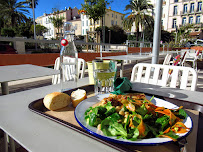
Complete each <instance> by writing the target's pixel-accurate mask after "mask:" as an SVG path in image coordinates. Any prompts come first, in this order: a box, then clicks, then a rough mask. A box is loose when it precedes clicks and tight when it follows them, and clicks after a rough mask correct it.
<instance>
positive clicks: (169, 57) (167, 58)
mask: <svg viewBox="0 0 203 152" xmlns="http://www.w3.org/2000/svg"><path fill="white" fill-rule="evenodd" d="M171 57H172V55H171V54H166V56H165V58H164V62H163V65H169V64H170V60H171Z"/></svg>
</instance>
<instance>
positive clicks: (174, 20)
mask: <svg viewBox="0 0 203 152" xmlns="http://www.w3.org/2000/svg"><path fill="white" fill-rule="evenodd" d="M172 28H176V19H173V24H172Z"/></svg>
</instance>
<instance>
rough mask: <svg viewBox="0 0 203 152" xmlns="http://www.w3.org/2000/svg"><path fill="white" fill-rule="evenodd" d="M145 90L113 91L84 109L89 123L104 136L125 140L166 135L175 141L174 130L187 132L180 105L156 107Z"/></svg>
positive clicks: (175, 134)
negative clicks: (118, 92) (136, 91)
mask: <svg viewBox="0 0 203 152" xmlns="http://www.w3.org/2000/svg"><path fill="white" fill-rule="evenodd" d="M151 100H152V99H150V100H148V99H147V98H146V96H145V95H144V94H127V95H113V94H111V95H110V96H109V97H107V98H104V99H103V100H102V101H101V102H100V103H99V104H98V105H97V106H95V107H89V108H88V109H87V110H86V112H85V120H86V122H87V124H88V125H90V126H93V127H97V129H99V130H101V131H102V132H103V134H104V135H106V136H116V137H117V138H123V139H127V140H132V141H135V140H137V139H147V138H155V137H168V138H171V139H172V140H174V141H176V140H177V138H178V137H179V136H178V134H177V133H180V134H181V133H186V132H188V131H189V129H190V128H187V127H186V126H185V125H184V124H183V123H182V121H183V120H184V119H185V118H186V116H187V114H186V112H185V111H184V110H183V109H182V106H181V107H179V108H178V109H167V108H164V107H157V106H156V105H154V104H153V103H152V102H151Z"/></svg>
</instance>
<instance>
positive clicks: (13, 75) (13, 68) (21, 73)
mask: <svg viewBox="0 0 203 152" xmlns="http://www.w3.org/2000/svg"><path fill="white" fill-rule="evenodd" d="M55 74H59V70H54V69H51V68H46V67H41V66H36V65H31V64H22V65H8V66H0V83H1V90H2V94H3V95H6V94H9V87H8V82H10V81H17V80H23V79H30V78H36V77H43V76H49V75H55Z"/></svg>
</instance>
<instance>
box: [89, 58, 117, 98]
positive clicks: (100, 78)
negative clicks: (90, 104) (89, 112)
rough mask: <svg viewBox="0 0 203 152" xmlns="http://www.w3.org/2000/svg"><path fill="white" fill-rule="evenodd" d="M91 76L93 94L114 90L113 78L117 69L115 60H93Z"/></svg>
mask: <svg viewBox="0 0 203 152" xmlns="http://www.w3.org/2000/svg"><path fill="white" fill-rule="evenodd" d="M92 65H93V77H94V90H95V94H104V93H110V92H112V91H114V86H113V83H114V80H115V77H116V71H117V62H116V61H113V60H93V61H92Z"/></svg>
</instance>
